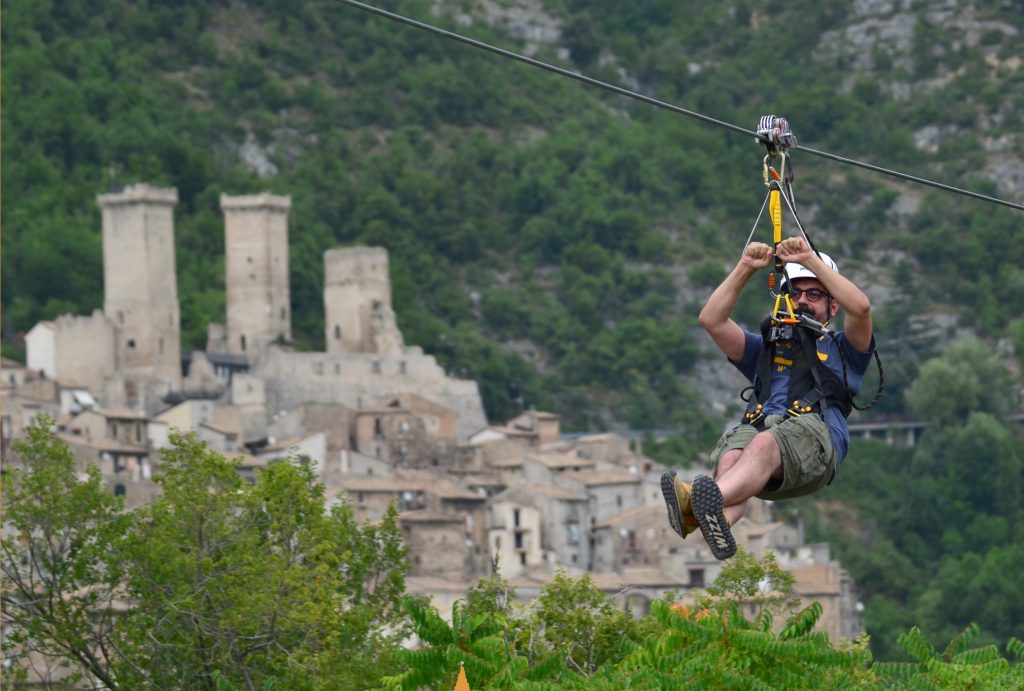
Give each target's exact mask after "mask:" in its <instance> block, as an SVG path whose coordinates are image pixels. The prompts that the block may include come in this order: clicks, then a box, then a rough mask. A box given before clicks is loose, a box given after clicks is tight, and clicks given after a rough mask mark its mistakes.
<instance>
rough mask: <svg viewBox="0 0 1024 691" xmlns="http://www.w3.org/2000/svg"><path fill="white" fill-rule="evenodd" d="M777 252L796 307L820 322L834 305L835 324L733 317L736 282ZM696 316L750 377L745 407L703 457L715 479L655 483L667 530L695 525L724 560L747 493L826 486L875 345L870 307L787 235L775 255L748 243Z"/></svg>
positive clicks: (828, 263) (775, 494)
mask: <svg viewBox="0 0 1024 691" xmlns="http://www.w3.org/2000/svg"><path fill="white" fill-rule="evenodd" d="M776 255H777V257H778V259H780V260H782V261H783V262H785V263H786V266H785V272H786V276H785V279H784V283H785V282H788V283H789V285H788V292H789V295H790V296H791V297H792V299H793V305H794V306H795V308H796V312H797V313H799V314H800V315H804V316H806V317H810V319H813V320H814V322H817V323H818V324H817V325H827V324H828V323H829V321H831V320H832V319H833V318H834V317H835V316H836V313H837V312H838V311H839V309H840V308H842V309H844V310H845V311H846V317H845V323H844V330H843V331H840V332H838V333H835V334H826V333H822V332H821V330H819V331H814V330H811V329H808V328H807V326H804V325H794V326H791V327H789V329H788V330H778V329H770V328H769V324H770V320H765V324H763V325H762V332H761V333H760V334H757V333H752V332H750V331H746V330H744V329H743V328H741V327H740V326H739V325H738V324H737V323H736V322H735V321H733V320H732V317H731V315H732V312H733V309H734V308H735V306H736V301H737V300H738V299H739V296H740V292H741V291H742V290H743V287H744V286H745V285H746V284H747V282H748V281H749V280H750V279H751V277H753V276H754V274H755V273H757V272H758V271H759V270H761V269H764V268H766V267H768V266H769V265H770V264H772V262H773V261H774V259H775V256H776ZM700 323H701V325H702V326H703V327H704V328H705V329H706V330H707V332H708V334H710V335H711V338H712V340H713V341H714V342H715V345H717V346H718V347H719V348H720V349H721V351H722V352H723V353H725V356H726V357H727V358H729V361H730V362H731V363H732V364H733V365H735V366H736V368H737V369H739V370H740V372H742V373H743V374H744V375H745V376H746V377H747V379H749V380H750V381H751V383H752V384H753V392H752V393H751V397H750V405H749V407H748V409H747V412H746V414H745V415H744V420H743V421H742V422H741V423H740V424H738V425H736V426H735V427H733V428H731V429H730V430H728V431H727V432H726V433H725V434H724V435H723V436H722V438H721V439H720V440H719V441H718V444H717V446H716V447H715V449H714V451H713V452H712V454H711V460H712V462H713V464H714V479H711V478H709V477H707V476H705V475H698V476H697V478H696V479H695V480H694V481H693V486H692V488H691V486H690V485H689V484H688V483H685V482H683V481H682V480H681V479H680V478H678V477H677V476H676V473H675V471H669V472H667V473H665V474H664V475H662V477H661V488H662V492H663V493H664V495H665V503H666V504H667V506H668V518H669V523H670V524H671V525H672V528H673V529H674V530H675V531H676V532H677V533H679V535H680V536H681V537H684V538H685V537H686V536H687V535H688V534H689V533H691V532H693V531H694V530H696V529H697V527H700V529H701V532H702V533H703V535H704V539H705V540H706V541H707V543H708V546H709V547H710V548H711V551H712V553H713V554H714V555H715V557H716V558H718V559H727V558H729V557H731V556H732V555H733V554H734V553H735V552H736V541H735V539H734V538H733V536H732V532H731V531H730V529H729V526H730V525H733V524H735V523H736V521H738V520H739V519H740V518H741V517H742V516H743V512H744V511H745V509H746V505H747V501H748V500H749V499H750V498H751V497H755V496H756V497H759V498H761V499H769V500H778V499H786V498H789V497H798V496H801V495H804V494H809V493H811V492H814V491H817V490H819V489H821V488H822V487H824V486H826V485H828V484H831V482H832V479H833V477H834V476H835V474H836V471H837V469H838V467H839V465H840V464H842V462H843V458H844V457H845V456H846V452H847V449H848V448H849V445H850V433H849V430H848V429H847V426H846V415H848V414H849V412H850V406H851V404H852V397H853V394H855V393H856V392H857V390H858V389H859V388H860V385H861V382H862V381H863V378H864V372H865V371H866V369H867V366H868V363H869V361H870V359H871V353H872V352H873V350H874V347H875V342H874V336H873V335H872V327H871V304H870V302H869V300H868V297H867V296H866V295H865V294H864V293H863V292H862V291H861V290H860V288H858V287H857V286H856V285H854V284H853V282H852V281H850V280H849V279H848V278H846V277H844V276H843V275H842V274H840V273H839V271H838V269H837V267H836V264H835V262H833V261H832V259H831V258H829V257H828V255H825V254H820V255H819V254H818V253H816V252H814V251H812V249H811V248H810V246H809V245H808V243H807V241H806V240H805V239H804V238H802V237H792V238H787V239H785V240H783V241H781V242H779V243H778V245H777V246H776V250H775V252H774V253H773V251H772V248H771V247H770V246H769V245H766V244H764V243H761V242H752V243H750V244H749V245H747V247H746V248H745V249H744V251H743V256H742V258H741V259H740V261H739V262H738V263H737V264H736V267H735V268H734V269H733V270H732V272H731V273H730V274H729V275H728V276H727V277H726V278H725V280H724V281H722V283H721V284H720V285H719V286H718V287H717V288H716V289H715V290H714V292H713V293H712V294H711V297H710V298H708V301H707V303H706V304H705V305H704V309H703V310H701V313H700ZM807 323H811V322H807ZM765 379H767V380H769V383H768V385H765V381H764V380H765Z"/></svg>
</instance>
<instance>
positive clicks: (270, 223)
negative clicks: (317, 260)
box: [220, 193, 292, 360]
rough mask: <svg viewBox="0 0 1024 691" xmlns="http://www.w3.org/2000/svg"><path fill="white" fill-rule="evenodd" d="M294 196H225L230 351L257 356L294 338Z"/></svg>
mask: <svg viewBox="0 0 1024 691" xmlns="http://www.w3.org/2000/svg"><path fill="white" fill-rule="evenodd" d="M291 206H292V200H291V197H286V196H285V197H282V196H277V195H272V194H269V193H264V194H255V195H248V196H240V197H229V196H227V195H221V198H220V208H221V210H222V211H223V212H224V252H225V255H226V256H225V260H226V263H227V270H226V273H227V298H228V309H227V312H228V325H227V326H228V328H227V350H228V352H229V353H235V354H238V355H246V356H248V357H249V358H250V360H258V359H259V357H260V356H261V355H262V353H263V352H264V351H265V350H266V348H267V346H269V345H270V344H272V343H281V344H286V343H291V340H292V317H291V297H290V292H289V287H288V212H289V210H290V209H291Z"/></svg>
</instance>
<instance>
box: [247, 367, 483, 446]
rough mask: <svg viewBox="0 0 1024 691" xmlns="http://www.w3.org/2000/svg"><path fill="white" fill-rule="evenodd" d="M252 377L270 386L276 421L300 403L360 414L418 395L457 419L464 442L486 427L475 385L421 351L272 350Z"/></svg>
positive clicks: (270, 411)
mask: <svg viewBox="0 0 1024 691" xmlns="http://www.w3.org/2000/svg"><path fill="white" fill-rule="evenodd" d="M253 374H254V375H256V376H258V377H260V378H262V379H263V380H264V381H265V382H266V396H267V412H268V414H269V415H271V416H273V415H274V414H276V413H278V412H280V411H284V410H288V409H290V408H293V407H295V406H297V405H299V404H301V403H340V404H343V405H346V406H348V407H350V408H356V409H358V408H365V407H368V406H370V405H373V404H376V403H379V402H381V401H384V400H387V399H388V398H390V397H398V396H401V395H403V394H417V395H419V396H422V397H424V398H427V399H429V400H432V401H436V402H437V403H438V404H440V405H442V406H444V407H445V408H448V409H449V410H451V411H453V412H454V413H455V414H456V420H457V426H456V434H457V436H458V438H459V439H460V440H461V439H465V438H467V437H468V436H469V435H470V434H472V433H473V432H476V431H477V430H479V429H481V428H482V427H484V426H485V425H486V424H487V420H486V417H485V416H484V411H483V403H482V402H481V400H480V391H479V389H478V388H477V384H476V382H475V381H472V380H463V379H454V378H451V377H448V376H447V375H446V374H445V372H444V370H443V369H441V367H440V366H439V365H438V364H437V361H436V360H435V359H434V358H433V357H431V356H429V355H423V354H422V353H420V352H419V351H418V349H413V348H409V349H406V352H405V354H404V355H401V356H369V355H349V354H345V355H341V354H329V353H294V352H288V351H284V350H281V349H277V348H273V349H271V350H270V351H268V353H267V355H266V357H265V358H264V359H263V361H262V362H261V363H260V364H259V365H258V366H257V367H256V368H255V370H254V372H253ZM236 379H237V376H236ZM236 403H237V401H236Z"/></svg>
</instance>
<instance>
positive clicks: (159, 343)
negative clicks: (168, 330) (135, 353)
mask: <svg viewBox="0 0 1024 691" xmlns="http://www.w3.org/2000/svg"><path fill="white" fill-rule="evenodd" d="M157 350H158V351H159V353H160V354H161V355H163V354H164V339H162V338H161V339H159V340H157Z"/></svg>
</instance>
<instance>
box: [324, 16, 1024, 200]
mask: <svg viewBox="0 0 1024 691" xmlns="http://www.w3.org/2000/svg"><path fill="white" fill-rule="evenodd" d="M337 1H338V2H341V3H343V4H345V5H349V6H351V7H355V8H357V9H360V10H363V11H365V12H369V13H371V14H376V15H378V16H381V17H384V18H386V19H390V20H392V21H396V22H399V23H402V24H407V25H408V26H412V27H415V28H417V29H422V30H423V31H429V32H431V33H434V34H438V35H439V36H443V37H445V38H450V39H452V40H453V41H458V42H460V43H465V44H466V45H470V46H473V47H474V48H480V49H481V50H486V51H489V52H491V53H495V54H497V55H501V56H502V57H506V58H509V59H511V60H518V61H519V62H524V63H526V64H527V65H531V66H533V67H539V68H540V69H542V70H547V71H548V72H554V73H555V74H559V75H561V76H563V77H568V78H570V79H575V80H576V81H578V82H583V83H584V84H589V85H591V86H596V87H598V88H601V89H604V90H605V91H611V92H612V93H615V94H618V95H620V96H625V97H627V98H632V99H634V100H637V101H642V102H644V103H648V104H650V105H652V106H656V107H658V108H664V109H665V110H670V111H672V112H674V113H679V114H680V115H685V116H687V117H691V118H694V119H696V120H700V121H701V122H706V123H707V124H709V125H714V126H716V127H722V128H724V129H727V130H731V131H733V132H737V133H739V134H745V135H747V136H749V137H753V138H754V139H755V140H757V141H759V142H762V143H763V142H764V137H762V136H761V135H759V134H758V133H757V132H755V131H753V130H748V129H746V128H744V127H740V126H738V125H734V124H732V123H729V122H725V121H724V120H718V119H716V118H713V117H710V116H708V115H704V114H702V113H698V112H696V111H692V110H687V109H686V108H682V107H680V106H677V105H675V104H672V103H668V102H666V101H660V100H658V99H656V98H651V97H650V96H645V95H643V94H639V93H637V92H635V91H630V90H629V89H626V88H623V87H621V86H616V85H614V84H609V83H608V82H602V81H601V80H599V79H594V78H593V77H588V76H586V75H583V74H579V73H578V72H573V71H572V70H567V69H565V68H563V67H557V66H555V65H552V64H550V63H546V62H543V61H541V60H536V59H534V58H530V57H527V56H525V55H522V54H520V53H515V52H512V51H510V50H505V49H504V48H498V47H497V46H492V45H491V44H489V43H484V42H483V41H478V40H476V39H474V38H469V37H468V36H463V35H462V34H457V33H455V32H454V31H448V30H447V29H442V28H440V27H437V26H434V25H432V24H427V23H425V22H421V21H419V20H416V19H412V18H411V17H406V16H403V15H400V14H396V13H394V12H389V11H388V10H385V9H381V8H380V7H374V6H373V5H368V4H366V3H364V2H359V0H337ZM790 150H792V151H802V152H804V153H807V154H811V155H812V156H820V157H822V158H827V159H831V160H833V161H837V162H839V163H845V164H848V165H851V166H857V167H860V168H865V169H867V170H872V171H874V172H876V173H882V174H883V175H889V176H891V177H894V178H899V179H902V180H907V181H909V182H916V183H918V184H920V185H928V186H930V187H935V188H937V189H940V190H945V191H946V192H953V193H955V194H962V195H964V196H967V197H973V198H975V199H980V200H982V201H986V202H990V203H992V204H1000V205H1002V206H1008V207H1010V208H1011V209H1017V210H1018V211H1024V204H1017V203H1015V202H1011V201H1008V200H1006V199H999V198H998V197H990V196H988V195H986V194H981V193H979V192H972V191H971V190H965V189H963V188H961V187H954V186H953V185H947V184H944V183H941V182H935V181H934V180H929V179H927V178H922V177H918V176H916V175H910V174H908V173H901V172H900V171H898V170H891V169H889V168H883V167H882V166H876V165H874V164H871V163H864V162H863V161H858V160H855V159H852V158H846V157H845V156H839V155H837V154H832V153H829V152H827V151H821V150H819V149H812V148H811V147H808V146H802V145H799V144H796V145H794V146H791V147H790Z"/></svg>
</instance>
